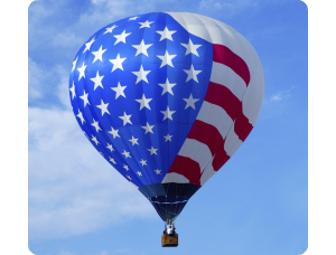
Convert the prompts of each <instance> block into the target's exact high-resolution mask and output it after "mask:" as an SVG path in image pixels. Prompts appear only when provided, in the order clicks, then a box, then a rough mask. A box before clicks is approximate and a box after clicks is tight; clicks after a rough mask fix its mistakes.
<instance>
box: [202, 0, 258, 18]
mask: <svg viewBox="0 0 336 255" xmlns="http://www.w3.org/2000/svg"><path fill="white" fill-rule="evenodd" d="M258 5H259V3H258V1H254V0H242V1H235V0H201V1H200V2H199V5H198V6H199V10H200V11H204V10H206V11H210V12H218V11H220V12H225V16H232V15H235V14H239V13H240V12H242V11H245V10H246V9H248V8H254V7H257V6H258Z"/></svg>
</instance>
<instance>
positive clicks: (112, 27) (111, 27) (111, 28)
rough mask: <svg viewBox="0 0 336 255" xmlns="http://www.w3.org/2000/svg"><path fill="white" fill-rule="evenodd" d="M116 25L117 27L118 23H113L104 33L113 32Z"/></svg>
mask: <svg viewBox="0 0 336 255" xmlns="http://www.w3.org/2000/svg"><path fill="white" fill-rule="evenodd" d="M116 27H117V26H116V25H112V26H110V27H107V28H105V32H104V35H105V34H108V33H112V32H113V30H114V29H115V28H116Z"/></svg>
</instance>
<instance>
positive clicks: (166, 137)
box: [164, 134, 173, 142]
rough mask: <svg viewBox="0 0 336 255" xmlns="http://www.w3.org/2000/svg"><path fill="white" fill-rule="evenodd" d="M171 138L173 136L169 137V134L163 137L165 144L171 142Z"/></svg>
mask: <svg viewBox="0 0 336 255" xmlns="http://www.w3.org/2000/svg"><path fill="white" fill-rule="evenodd" d="M172 137H173V136H172V135H170V134H167V135H165V136H164V139H165V142H171V140H172Z"/></svg>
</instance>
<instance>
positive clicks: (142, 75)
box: [132, 65, 150, 84]
mask: <svg viewBox="0 0 336 255" xmlns="http://www.w3.org/2000/svg"><path fill="white" fill-rule="evenodd" d="M132 73H133V74H134V75H136V77H137V80H136V82H135V84H138V83H139V82H140V81H144V82H146V83H148V79H147V75H148V74H149V73H150V71H149V70H148V71H146V70H144V69H143V66H142V65H141V66H140V69H139V71H135V72H132Z"/></svg>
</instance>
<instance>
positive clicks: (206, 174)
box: [201, 162, 216, 186]
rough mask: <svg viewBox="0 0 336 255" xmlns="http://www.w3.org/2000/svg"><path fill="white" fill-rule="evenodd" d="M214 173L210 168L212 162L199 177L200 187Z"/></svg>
mask: <svg viewBox="0 0 336 255" xmlns="http://www.w3.org/2000/svg"><path fill="white" fill-rule="evenodd" d="M215 173H216V172H215V171H214V170H213V168H212V162H210V164H209V165H208V166H207V167H206V169H204V171H203V173H202V176H201V185H202V186H203V184H204V183H205V182H206V181H207V180H209V179H210V177H211V176H213V175H214V174H215Z"/></svg>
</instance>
